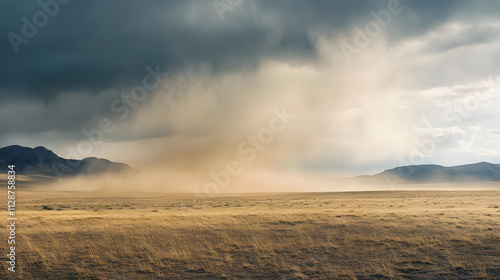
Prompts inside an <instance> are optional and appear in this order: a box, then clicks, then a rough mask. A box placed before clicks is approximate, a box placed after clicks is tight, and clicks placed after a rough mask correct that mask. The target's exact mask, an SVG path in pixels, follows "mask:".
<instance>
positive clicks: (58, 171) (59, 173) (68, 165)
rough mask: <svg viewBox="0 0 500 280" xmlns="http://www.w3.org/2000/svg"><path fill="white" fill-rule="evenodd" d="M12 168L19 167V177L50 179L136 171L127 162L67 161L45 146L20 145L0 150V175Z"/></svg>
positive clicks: (17, 170)
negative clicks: (30, 146)
mask: <svg viewBox="0 0 500 280" xmlns="http://www.w3.org/2000/svg"><path fill="white" fill-rule="evenodd" d="M9 165H15V171H16V174H19V175H29V176H48V177H72V176H77V175H98V174H101V173H104V172H121V171H133V169H132V168H131V167H130V166H128V165H126V164H124V163H117V162H111V161H109V160H107V159H102V158H95V157H89V158H85V159H82V160H77V159H64V158H62V157H59V156H58V155H56V154H55V153H54V152H52V151H51V150H48V149H46V148H44V147H36V148H29V147H22V146H18V145H13V146H8V147H4V148H0V172H1V173H3V174H7V171H8V166H9Z"/></svg>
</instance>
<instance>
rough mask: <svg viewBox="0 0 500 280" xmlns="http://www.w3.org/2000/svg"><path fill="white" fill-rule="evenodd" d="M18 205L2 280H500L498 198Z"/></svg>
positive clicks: (82, 197) (42, 199)
mask: <svg viewBox="0 0 500 280" xmlns="http://www.w3.org/2000/svg"><path fill="white" fill-rule="evenodd" d="M0 199H1V200H0V203H1V205H6V197H1V198H0ZM16 200H17V203H18V205H19V207H20V208H19V209H18V213H17V214H18V217H19V220H18V228H17V241H18V242H17V254H18V255H17V256H18V267H17V272H16V273H15V274H13V273H10V272H8V271H7V264H6V262H5V261H2V264H1V266H0V279H17V278H19V279H377V278H378V279H499V278H500V234H499V230H500V208H499V206H500V192H498V191H496V192H495V191H477V192H469V191H467V192H466V191H463V192H431V191H421V192H417V191H408V192H363V193H317V194H266V195H264V194H261V195H260V194H256V195H241V196H237V195H232V196H217V197H212V198H209V199H200V198H194V197H192V196H188V195H185V196H182V195H166V194H133V193H122V194H111V193H106V194H103V193H70V192H66V193H51V192H47V193H41V192H21V193H20V194H18V197H17V199H16ZM44 205H45V206H47V207H46V209H47V208H52V210H43V206H44ZM2 209H3V210H5V206H3V208H2ZM5 212H6V211H5ZM0 240H4V241H5V242H4V245H3V246H4V249H2V252H6V250H7V241H6V240H7V231H6V230H2V231H0ZM4 259H5V258H4ZM14 276H15V277H14Z"/></svg>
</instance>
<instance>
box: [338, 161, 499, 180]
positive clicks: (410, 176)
mask: <svg viewBox="0 0 500 280" xmlns="http://www.w3.org/2000/svg"><path fill="white" fill-rule="evenodd" d="M341 181H342V182H344V183H346V182H350V181H352V182H354V181H357V182H361V183H366V184H388V183H396V184H400V183H407V184H428V183H458V182H464V183H475V182H500V165H498V164H492V163H488V162H480V163H476V164H467V165H460V166H450V167H445V166H441V165H410V166H401V167H396V168H394V169H389V170H386V171H384V172H381V173H378V174H375V175H371V176H358V177H352V178H344V179H341Z"/></svg>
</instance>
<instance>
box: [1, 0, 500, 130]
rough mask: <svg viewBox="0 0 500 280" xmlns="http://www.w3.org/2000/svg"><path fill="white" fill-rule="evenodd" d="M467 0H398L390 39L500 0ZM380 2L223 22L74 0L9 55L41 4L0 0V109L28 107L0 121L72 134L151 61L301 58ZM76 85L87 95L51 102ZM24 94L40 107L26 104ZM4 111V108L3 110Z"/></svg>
mask: <svg viewBox="0 0 500 280" xmlns="http://www.w3.org/2000/svg"><path fill="white" fill-rule="evenodd" d="M54 1H55V0H54ZM42 2H43V3H47V2H50V1H49V0H42ZM471 2H472V1H451V0H444V1H430V0H429V1H408V0H401V4H402V5H403V6H404V8H405V10H404V11H403V14H402V16H400V17H398V18H395V19H394V20H395V21H396V24H391V25H390V26H389V27H388V30H387V32H388V34H389V35H390V37H389V39H390V40H393V41H398V40H401V39H404V38H406V37H411V36H417V35H419V34H422V33H425V32H426V31H428V30H430V29H432V28H434V27H436V26H439V25H441V24H443V23H445V22H447V21H449V20H452V19H456V18H457V17H459V18H465V19H466V18H469V17H470V18H472V17H474V16H476V17H477V16H478V15H490V16H493V15H494V14H495V13H496V12H497V11H498V6H499V3H498V2H495V1H474V3H473V4H471ZM387 3H388V0H387V1H385V0H384V1H361V0H356V1H330V0H316V1H306V0H277V1H267V0H259V1H252V0H243V2H242V4H241V5H239V6H237V7H235V8H234V10H233V11H231V12H227V13H226V14H225V15H224V16H225V18H224V20H221V19H220V18H219V16H218V14H217V12H216V10H215V8H214V6H213V1H212V0H195V1H187V0H175V1H164V0H161V1H159V0H158V1H156V0H150V1H132V0H109V1H100V0H88V1H83V0H81V1H78V0H72V1H69V3H68V4H65V5H62V4H60V5H59V11H58V13H57V14H56V15H55V16H54V17H50V18H49V20H48V23H47V24H46V25H45V26H43V27H40V28H39V30H38V33H37V34H36V36H34V37H33V38H30V39H29V40H28V41H29V42H28V43H27V44H20V45H19V46H18V48H19V52H18V53H17V54H16V53H15V51H14V49H13V47H12V45H11V43H10V42H9V39H8V37H7V35H8V34H9V33H11V32H13V33H15V34H17V35H22V30H21V28H22V27H23V24H24V23H23V21H22V19H23V17H26V18H27V19H28V20H29V21H31V22H32V21H33V15H34V14H35V13H36V12H38V11H40V10H41V7H40V5H39V4H38V1H14V0H5V1H2V2H1V3H0V10H1V11H2V13H3V15H2V17H1V18H0V34H3V37H2V38H3V39H2V40H0V62H1V66H0V109H1V108H2V105H3V106H6V104H9V103H11V102H17V103H20V102H21V103H23V104H24V105H25V107H23V108H22V110H27V111H26V112H25V117H24V118H25V119H23V120H20V121H19V122H16V123H10V124H7V123H3V124H2V123H0V129H2V133H3V134H4V135H6V134H8V133H9V132H26V133H40V132H43V131H47V130H50V129H52V130H56V131H71V132H72V133H74V132H75V131H77V132H78V131H80V130H81V129H82V127H84V126H85V125H88V123H89V122H90V121H91V119H92V118H95V116H98V115H100V114H103V115H106V114H108V113H109V104H110V102H111V101H112V100H113V99H114V98H116V97H117V96H119V95H120V94H121V93H123V92H124V91H127V90H130V88H132V87H133V86H135V85H138V84H140V83H141V81H142V78H143V77H144V75H145V74H146V71H145V67H146V66H148V65H149V66H152V67H155V66H156V65H160V67H161V69H162V71H165V72H170V73H175V72H177V71H181V70H182V69H185V68H196V67H198V66H199V65H208V66H209V67H210V69H211V70H212V71H214V72H224V71H226V72H230V71H241V70H245V69H252V68H253V67H255V66H257V64H258V63H259V62H260V61H261V60H264V59H266V58H273V59H283V60H290V61H291V60H293V61H294V62H295V61H296V62H297V63H301V62H302V61H307V60H308V59H311V58H314V57H315V55H316V53H315V46H314V44H315V42H314V40H315V37H314V35H317V34H327V35H329V36H335V35H339V34H342V33H347V32H348V31H349V29H350V28H352V27H355V26H359V27H362V26H363V25H364V24H365V23H366V22H367V21H369V20H372V19H373V18H372V17H371V15H370V11H372V10H373V11H378V10H380V9H384V8H386V7H387ZM465 9H467V11H465ZM485 36H488V34H485ZM479 39H481V40H485V41H486V40H487V38H479ZM457 43H460V42H457ZM450 44H452V43H450ZM103 91H107V92H108V93H109V94H106V95H103V94H102V92H103ZM75 92H76V93H79V94H82V95H84V96H89V98H90V99H86V98H83V97H82V99H79V98H76V99H72V100H63V101H61V100H59V101H58V100H57V97H60V96H61V95H62V94H64V93H75ZM91 97H93V98H95V99H93V100H92V99H91ZM30 102H33V104H38V105H37V106H39V107H36V109H34V108H35V107H33V108H31V107H29V106H26V104H30ZM36 102H38V103H36ZM57 102H59V103H57ZM63 103H64V105H62V104H63ZM58 104H59V105H58ZM33 106H35V105H33ZM54 106H60V107H57V108H55V107H54ZM30 108H31V109H30ZM30 110H31V111H30ZM6 112H11V109H8V110H7V109H4V111H3V113H2V115H6V114H7V113H6ZM23 123H24V124H23ZM27 123H29V124H27Z"/></svg>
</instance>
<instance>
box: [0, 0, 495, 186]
mask: <svg viewBox="0 0 500 280" xmlns="http://www.w3.org/2000/svg"><path fill="white" fill-rule="evenodd" d="M0 10H1V11H3V15H2V17H1V18H0V33H1V34H3V39H2V40H0V61H1V67H0V146H8V145H14V144H16V145H23V146H29V147H36V146H45V147H47V148H49V149H51V150H53V151H54V152H55V153H57V154H58V155H60V156H62V157H65V158H85V157H89V156H95V157H102V158H108V159H110V160H113V161H121V162H125V163H128V164H129V165H131V166H132V167H134V168H136V169H139V170H149V171H151V172H155V174H164V176H165V177H164V178H165V180H171V181H175V182H185V181H190V182H191V183H190V184H191V185H193V186H195V185H199V184H200V182H201V184H203V182H206V181H207V180H208V181H210V180H215V181H217V180H216V179H214V178H216V177H217V174H219V175H220V174H221V173H220V172H226V173H231V172H230V171H231V170H232V171H234V173H235V174H236V173H237V175H234V176H233V175H231V176H232V178H233V177H234V178H233V179H234V180H233V181H232V183H231V184H238V182H239V183H241V184H243V183H242V182H247V183H248V182H250V183H252V184H257V185H259V186H261V188H265V186H266V185H268V184H266V182H273V184H274V182H276V181H277V180H278V181H280V182H282V183H283V185H287V184H290V185H297V186H298V185H301V184H303V183H304V182H308V183H311V182H313V181H315V180H320V179H319V178H330V177H341V176H353V175H359V174H373V173H377V172H380V171H383V170H385V169H388V168H392V167H395V166H401V165H410V164H424V163H434V164H442V165H458V164H465V163H472V162H481V161H489V162H494V163H500V148H499V146H498V145H497V143H499V140H500V139H499V138H500V127H498V122H497V120H498V119H499V117H500V110H498V108H499V105H500V100H499V91H498V88H499V86H498V82H499V81H500V66H499V64H498V63H495V62H497V61H499V58H500V48H499V46H500V44H499V42H500V41H499V40H500V36H499V35H500V19H498V16H497V15H498V13H499V12H500V2H498V1H483V0H479V1H459V0H456V1H448V0H442V1H426V0H422V1H416V0H413V1H410V0H401V1H397V0H383V1H382V0H380V1H379V0H377V1H361V0H351V1H332V0H315V1H303V0H286V1H285V0H274V1H269V0H216V1H211V0H210V1H207V0H179V1H174V0H168V1H165V0H162V1H155V0H145V1H131V0H120V1H118V0H109V1H97V0H88V1H77V0H72V1H69V0H58V1H56V0H42V1H14V0H7V1H2V2H1V3H0ZM235 170H236V171H238V172H236V171H235ZM211 172H213V174H216V175H214V176H212V175H210V174H211ZM218 172H219V173H218ZM221 176H222V175H221ZM174 177H175V178H176V179H173V178H174ZM223 177H224V176H222V177H220V176H219V177H217V178H219V179H220V178H223ZM236 177H237V178H236ZM193 178H196V180H194V179H193ZM224 178H225V177H224ZM238 178H239V179H238ZM250 183H248V185H251V184H250ZM311 184H312V183H311ZM319 184H321V183H319ZM297 188H299V187H297Z"/></svg>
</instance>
